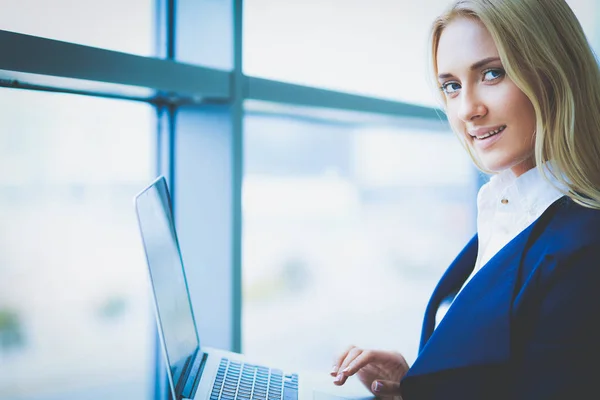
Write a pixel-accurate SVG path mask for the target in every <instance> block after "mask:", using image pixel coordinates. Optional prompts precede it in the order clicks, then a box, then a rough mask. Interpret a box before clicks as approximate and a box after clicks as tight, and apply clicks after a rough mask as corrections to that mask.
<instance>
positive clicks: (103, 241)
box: [0, 89, 156, 400]
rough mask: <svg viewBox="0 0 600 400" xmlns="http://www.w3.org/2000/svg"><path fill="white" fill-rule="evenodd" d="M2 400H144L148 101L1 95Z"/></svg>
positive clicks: (148, 348) (148, 325)
mask: <svg viewBox="0 0 600 400" xmlns="http://www.w3.org/2000/svg"><path fill="white" fill-rule="evenodd" d="M0 109H2V115H3V117H2V119H0V221H2V224H1V225H0V398H2V399H7V398H10V399H14V400H24V399H27V400H50V399H59V398H60V399H65V398H77V399H85V400H88V399H89V400H96V399H98V400H99V399H107V398H115V399H116V398H131V399H140V400H141V399H145V400H146V399H148V398H149V396H150V395H151V389H152V388H153V386H152V385H153V382H152V379H151V378H152V374H153V371H154V365H153V360H154V350H153V349H154V344H153V343H154V331H155V323H154V317H153V314H152V308H151V303H150V299H149V297H148V294H149V293H148V281H147V278H146V267H145V265H146V264H145V259H144V255H143V254H144V253H143V251H142V247H141V242H140V238H139V233H138V228H137V224H136V220H135V213H134V210H133V200H132V199H133V196H134V195H135V194H136V193H137V192H138V191H139V190H141V188H143V186H144V185H145V184H146V183H147V182H148V181H149V180H150V179H151V177H152V175H153V174H154V171H155V159H154V156H155V154H156V153H155V149H154V147H155V137H156V135H155V133H154V127H155V113H154V109H153V108H152V107H151V106H149V105H146V104H142V103H134V102H127V101H122V100H110V99H102V98H94V97H84V96H76V95H67V94H57V93H46V92H30V91H25V90H14V89H0Z"/></svg>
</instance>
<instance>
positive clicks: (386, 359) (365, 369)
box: [331, 346, 409, 396]
mask: <svg viewBox="0 0 600 400" xmlns="http://www.w3.org/2000/svg"><path fill="white" fill-rule="evenodd" d="M408 368H409V367H408V364H407V363H406V360H405V359H404V357H403V356H402V354H400V353H395V352H391V351H380V350H363V349H360V348H358V347H356V346H350V347H349V348H348V349H347V350H346V351H345V352H344V353H343V354H342V355H340V357H338V359H337V360H336V362H335V364H334V366H333V369H332V370H331V376H335V377H336V378H335V380H334V381H333V383H335V384H336V385H338V386H341V385H343V384H344V383H345V382H346V379H348V377H349V376H352V375H354V374H356V375H357V377H358V379H359V380H360V381H361V382H362V383H363V384H364V385H365V386H366V387H367V388H369V389H370V390H371V392H372V393H373V394H374V395H376V396H400V380H401V379H402V378H403V377H404V375H406V372H407V371H408Z"/></svg>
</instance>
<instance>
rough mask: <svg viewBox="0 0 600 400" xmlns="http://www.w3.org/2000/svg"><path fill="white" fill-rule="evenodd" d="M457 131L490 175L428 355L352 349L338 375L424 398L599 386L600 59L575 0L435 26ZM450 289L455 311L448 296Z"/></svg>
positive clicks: (585, 393)
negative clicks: (412, 359) (411, 361)
mask: <svg viewBox="0 0 600 400" xmlns="http://www.w3.org/2000/svg"><path fill="white" fill-rule="evenodd" d="M432 56H433V60H432V61H433V68H434V71H435V75H436V80H437V81H438V86H439V87H440V90H441V93H442V97H443V101H444V107H445V110H446V113H447V115H448V120H449V122H450V125H451V126H452V129H453V131H455V133H456V134H457V135H458V137H459V139H460V140H461V142H462V143H463V145H464V147H465V148H466V149H467V151H468V152H469V154H470V155H471V157H472V158H473V160H474V162H475V163H476V165H477V166H478V167H479V168H480V169H481V170H483V171H485V172H487V173H489V174H492V175H493V176H492V178H491V179H490V181H489V182H488V183H487V184H486V185H484V186H483V187H482V188H481V190H480V192H479V195H478V199H477V200H478V221H477V224H478V226H477V235H476V236H475V237H474V238H473V239H472V240H471V241H470V242H469V243H468V244H467V246H466V247H465V249H464V250H463V251H462V252H461V253H460V254H459V255H458V257H457V258H456V260H455V261H454V262H453V263H452V264H451V265H450V267H449V268H448V270H447V271H446V273H445V274H444V276H443V277H442V278H441V280H440V282H439V283H438V285H437V287H436V288H435V290H434V292H433V295H432V297H431V300H430V301H429V304H428V306H427V310H426V312H425V319H424V323H423V331H422V337H421V345H420V350H419V355H418V357H417V359H416V361H415V363H414V365H412V366H411V367H410V368H409V366H408V365H407V363H406V361H405V360H404V358H403V357H402V355H401V354H398V353H393V352H385V351H373V350H363V349H359V348H357V347H350V348H349V349H348V350H347V351H346V352H344V353H343V354H341V355H340V357H339V358H338V359H337V361H336V362H335V365H334V367H333V370H332V373H331V374H332V376H334V377H335V380H334V383H336V384H337V385H343V384H344V382H345V381H346V379H347V378H348V377H349V376H352V375H355V374H356V375H357V376H358V378H359V379H360V380H361V381H362V382H363V383H364V384H365V385H367V387H369V388H370V389H371V391H372V392H373V393H374V394H375V395H378V396H384V397H385V396H401V397H402V398H403V400H413V399H495V398H498V399H554V398H556V399H559V398H560V399H564V398H567V399H580V398H600V387H598V388H597V387H596V385H595V384H594V383H595V382H596V380H598V381H600V378H597V377H596V375H597V374H596V371H600V368H596V365H597V362H600V323H599V322H600V321H599V320H600V211H598V210H599V209H600V71H599V69H598V65H597V63H596V60H595V58H594V55H593V53H592V51H591V50H590V48H589V45H588V43H587V41H586V38H585V36H584V33H583V31H582V29H581V26H580V25H579V23H578V21H577V19H576V17H575V16H574V14H573V13H572V11H571V9H570V8H569V7H568V5H567V4H566V3H565V1H564V0H464V1H458V2H456V3H455V4H454V5H453V6H452V7H451V8H450V9H449V10H448V11H447V12H446V13H445V14H443V15H442V16H441V17H439V18H438V19H437V20H436V21H435V23H434V25H433V29H432ZM447 299H453V301H452V304H451V305H450V307H449V309H448V310H447V313H446V314H445V315H444V313H443V312H442V311H443V310H441V309H440V304H442V303H443V302H444V301H445V300H447Z"/></svg>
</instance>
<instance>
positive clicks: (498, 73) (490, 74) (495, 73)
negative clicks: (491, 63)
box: [483, 68, 504, 81]
mask: <svg viewBox="0 0 600 400" xmlns="http://www.w3.org/2000/svg"><path fill="white" fill-rule="evenodd" d="M503 76H504V71H503V70H501V69H498V68H495V69H488V70H485V71H483V80H484V81H494V80H496V79H498V78H501V77H503Z"/></svg>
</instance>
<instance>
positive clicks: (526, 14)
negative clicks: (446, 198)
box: [431, 0, 600, 209]
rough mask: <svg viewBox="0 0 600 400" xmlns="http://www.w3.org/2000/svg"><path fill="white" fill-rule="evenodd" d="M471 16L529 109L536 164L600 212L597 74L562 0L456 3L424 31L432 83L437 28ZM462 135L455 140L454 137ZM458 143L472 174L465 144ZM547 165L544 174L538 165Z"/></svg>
mask: <svg viewBox="0 0 600 400" xmlns="http://www.w3.org/2000/svg"><path fill="white" fill-rule="evenodd" d="M457 17H466V18H474V19H476V20H479V21H481V23H482V24H483V25H484V26H485V27H486V28H487V30H488V31H489V32H490V34H491V36H492V38H493V40H494V42H495V44H496V47H497V48H498V52H499V54H500V59H501V61H502V64H503V66H504V68H505V70H506V73H507V75H508V76H509V77H510V78H511V79H512V81H513V82H514V83H515V84H516V85H517V86H518V87H519V89H521V91H522V92H523V93H524V94H525V95H526V96H527V97H528V98H529V100H530V101H531V103H532V104H533V108H534V110H535V116H536V132H535V161H536V166H537V168H538V169H539V170H540V172H541V173H542V176H544V177H545V178H546V179H547V180H548V181H551V180H550V179H548V178H549V176H548V175H547V174H548V173H549V174H551V175H552V176H553V178H554V179H556V180H557V181H558V185H557V188H559V189H561V188H560V186H563V188H567V189H561V191H562V192H563V193H564V194H566V195H567V196H569V197H570V198H571V199H573V200H574V201H575V202H577V203H579V204H581V205H583V206H586V207H590V208H596V209H600V69H599V67H598V64H597V61H596V58H595V56H594V53H593V52H592V50H591V48H590V46H589V44H588V41H587V39H586V37H585V34H584V32H583V29H582V28H581V25H580V24H579V21H578V20H577V18H576V17H575V14H573V12H572V11H571V9H570V8H569V6H568V5H567V3H566V2H565V1H564V0H459V1H457V2H456V3H454V4H453V5H452V6H451V7H450V8H449V9H448V10H447V11H446V12H445V13H444V14H442V15H441V16H440V17H438V18H437V19H436V20H435V22H434V24H433V27H432V31H431V52H432V53H431V55H432V65H433V71H434V79H435V76H437V74H438V71H437V48H438V44H439V40H440V36H441V34H442V31H443V30H444V28H445V27H446V26H447V25H448V24H449V23H450V22H451V21H452V20H453V19H454V18H457ZM460 136H461V135H459V137H460ZM461 141H462V142H463V145H464V146H465V148H466V149H467V151H468V152H469V154H470V155H471V158H472V159H473V161H474V162H475V164H476V165H477V167H478V168H479V169H481V170H482V171H484V172H488V173H489V172H490V171H486V169H485V168H483V167H482V165H481V164H480V163H479V161H478V160H477V158H476V157H475V156H474V154H473V153H472V151H471V149H470V148H469V146H468V145H466V143H465V142H464V140H463V139H461ZM548 160H551V165H552V168H551V169H545V168H542V165H543V164H544V163H545V162H546V161H548Z"/></svg>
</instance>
